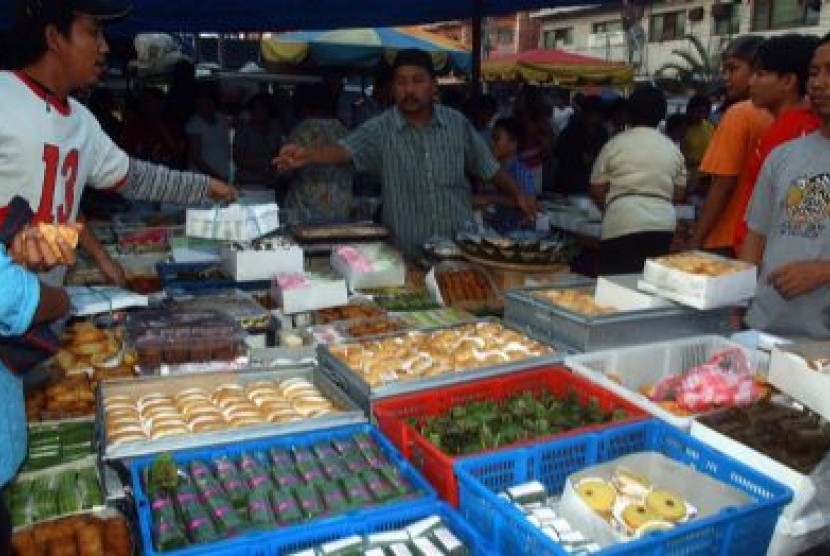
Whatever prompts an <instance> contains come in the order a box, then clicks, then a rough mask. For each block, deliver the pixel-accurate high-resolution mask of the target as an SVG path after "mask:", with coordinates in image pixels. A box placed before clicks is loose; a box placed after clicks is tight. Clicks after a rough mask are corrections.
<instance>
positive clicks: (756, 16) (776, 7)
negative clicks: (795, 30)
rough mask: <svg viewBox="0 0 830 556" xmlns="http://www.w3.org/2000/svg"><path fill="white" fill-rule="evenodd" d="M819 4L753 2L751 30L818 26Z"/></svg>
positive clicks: (808, 0)
mask: <svg viewBox="0 0 830 556" xmlns="http://www.w3.org/2000/svg"><path fill="white" fill-rule="evenodd" d="M820 12H821V2H818V1H813V0H755V1H754V2H753V3H752V30H753V31H768V30H771V29H787V28H790V27H802V26H805V25H818V20H819V15H820Z"/></svg>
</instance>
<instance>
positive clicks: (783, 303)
mask: <svg viewBox="0 0 830 556" xmlns="http://www.w3.org/2000/svg"><path fill="white" fill-rule="evenodd" d="M747 223H748V226H749V229H750V233H751V234H753V235H759V236H761V238H760V239H761V241H762V242H763V243H765V244H763V243H762V247H763V259H762V260H761V265H760V276H759V280H758V290H757V292H756V295H755V299H754V301H753V302H752V305H751V306H750V308H749V313H748V314H747V317H746V322H747V324H748V325H749V326H751V327H752V328H756V329H759V330H765V331H768V332H774V333H777V334H781V335H783V336H789V337H801V336H810V337H813V338H830V289H828V284H830V138H828V137H825V136H824V135H822V133H821V132H820V131H819V132H816V133H813V134H811V135H808V136H806V137H803V138H801V139H797V140H795V141H790V142H789V143H785V144H784V145H782V146H781V147H779V148H777V149H775V150H774V151H773V152H772V154H771V155H770V156H769V158H768V160H767V162H766V163H765V164H764V167H763V169H762V171H761V174H760V176H759V177H758V181H757V183H756V185H755V192H754V194H753V196H752V201H751V203H750V206H749V212H748V217H747ZM747 241H750V238H749V237H748V238H747Z"/></svg>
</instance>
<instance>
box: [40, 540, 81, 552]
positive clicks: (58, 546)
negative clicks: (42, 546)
mask: <svg viewBox="0 0 830 556" xmlns="http://www.w3.org/2000/svg"><path fill="white" fill-rule="evenodd" d="M46 555H47V556H79V555H78V547H77V546H76V545H75V538H74V537H61V538H59V539H55V540H53V541H52V542H50V543H49V546H48V548H47V550H46Z"/></svg>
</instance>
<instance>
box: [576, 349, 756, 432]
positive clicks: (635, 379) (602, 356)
mask: <svg viewBox="0 0 830 556" xmlns="http://www.w3.org/2000/svg"><path fill="white" fill-rule="evenodd" d="M565 364H566V365H567V366H568V367H570V368H571V369H573V370H574V372H576V373H577V374H579V375H582V376H584V377H586V378H587V379H588V380H590V381H592V382H595V383H597V384H599V385H601V386H603V387H604V388H607V389H608V390H611V391H612V392H614V393H616V394H618V395H620V396H621V397H623V398H625V399H627V400H629V401H631V402H632V403H634V404H637V405H638V406H640V407H642V408H643V409H645V410H646V411H648V412H649V413H651V414H652V415H655V416H657V417H660V418H661V419H663V420H664V421H666V422H667V423H669V424H671V425H673V426H675V427H678V428H681V429H684V430H688V429H689V428H690V427H691V425H692V421H693V419H694V418H695V417H696V416H697V415H699V414H700V413H702V412H703V411H701V410H697V411H693V410H691V409H689V408H684V406H683V405H682V404H680V403H679V401H678V397H677V395H676V392H678V391H680V389H681V387H682V383H679V384H677V385H675V386H674V387H673V388H669V389H667V390H666V391H665V393H666V394H669V395H667V396H665V397H661V396H657V395H656V391H657V390H658V388H657V386H658V385H659V384H661V383H662V384H666V383H667V381H669V380H671V379H672V378H677V379H681V380H682V379H683V378H685V377H688V376H689V374H690V372H693V371H694V370H696V369H700V371H701V372H703V371H704V370H705V368H706V367H708V368H709V369H712V368H713V367H717V368H718V370H720V371H722V372H723V375H724V376H727V375H735V376H734V378H736V380H735V381H730V387H731V390H730V391H729V393H730V396H728V397H726V398H724V400H725V401H723V403H721V405H727V404H728V405H733V404H735V403H737V402H738V401H739V400H741V398H740V396H741V395H742V393H744V392H747V393H751V394H752V396H753V398H754V399H756V400H757V399H759V398H761V397H763V396H764V395H765V394H766V393H768V387H767V386H766V385H765V384H764V380H765V377H766V375H767V373H768V369H769V355H768V354H766V353H763V352H760V351H756V350H751V349H747V348H745V347H743V346H741V345H740V344H737V343H735V342H732V341H730V340H727V339H726V338H723V337H721V336H711V335H707V336H694V337H690V338H679V339H676V340H668V341H665V342H655V343H651V344H642V345H637V346H629V347H622V348H616V349H609V350H604V351H597V352H592V353H583V354H579V355H572V356H568V357H566V358H565ZM730 378H732V377H731V376H730ZM738 378H740V379H741V380H745V381H746V384H745V385H744V387H745V388H747V389H746V390H743V389H741V388H739V387H738V385H739V381H738V380H737V379H738ZM709 383H710V382H707V381H706V380H703V381H699V384H700V385H701V386H703V385H704V384H709ZM672 392H675V394H672ZM690 397H691V396H690ZM743 401H745V402H746V403H749V402H750V401H752V399H747V400H743ZM711 409H712V408H707V410H706V411H711Z"/></svg>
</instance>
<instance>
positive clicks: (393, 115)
mask: <svg viewBox="0 0 830 556" xmlns="http://www.w3.org/2000/svg"><path fill="white" fill-rule="evenodd" d="M433 110H434V111H433V117H432V121H431V122H430V123H429V124H428V125H426V126H424V127H415V126H413V125H411V124H410V123H409V122H407V121H406V119H405V118H404V117H403V116H402V115H401V113H400V112H399V111H398V109H397V108H396V107H392V108H389V109H388V110H386V111H385V112H383V113H382V114H380V115H379V116H377V117H375V118H372V119H371V120H368V121H367V122H365V123H364V124H363V125H361V126H360V127H358V128H357V129H355V130H354V131H353V132H352V133H351V134H349V136H348V137H346V138H345V139H343V140H341V142H340V144H341V145H342V146H343V147H344V148H345V149H346V150H347V151H348V152H349V153H350V154H351V157H352V161H353V162H354V164H355V167H356V168H357V170H358V171H363V172H370V173H373V174H375V175H377V176H379V177H380V179H381V182H382V184H383V190H382V191H383V193H382V198H383V221H384V223H385V224H386V225H387V226H388V227H389V228H390V229H391V230H392V232H393V233H394V234H395V241H396V243H397V245H398V247H399V248H400V249H401V250H402V251H403V252H404V253H405V254H407V255H410V256H411V255H416V254H417V253H418V251H419V249H420V247H421V245H423V243H424V241H425V240H427V239H429V238H430V237H432V236H435V235H440V236H445V237H452V236H453V235H454V234H455V232H456V231H458V230H459V228H460V227H461V225H462V224H463V223H464V222H466V221H470V220H472V218H473V210H472V200H471V191H470V187H469V185H468V183H467V179H466V177H465V172H469V173H471V174H474V175H477V176H479V177H480V178H482V179H484V180H489V179H490V178H492V177H493V175H494V174H495V173H496V172H497V171H498V169H499V164H498V162H496V160H495V158H493V155H492V153H491V152H490V149H489V148H488V147H487V145H486V144H485V143H484V141H483V140H482V139H481V137H480V136H479V134H478V133H476V131H475V128H473V126H472V124H471V123H470V122H469V121H468V120H467V119H466V118H465V117H464V116H463V115H462V114H461V113H459V112H457V111H456V110H453V109H451V108H448V107H446V106H442V105H440V104H435V105H434V106H433Z"/></svg>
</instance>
